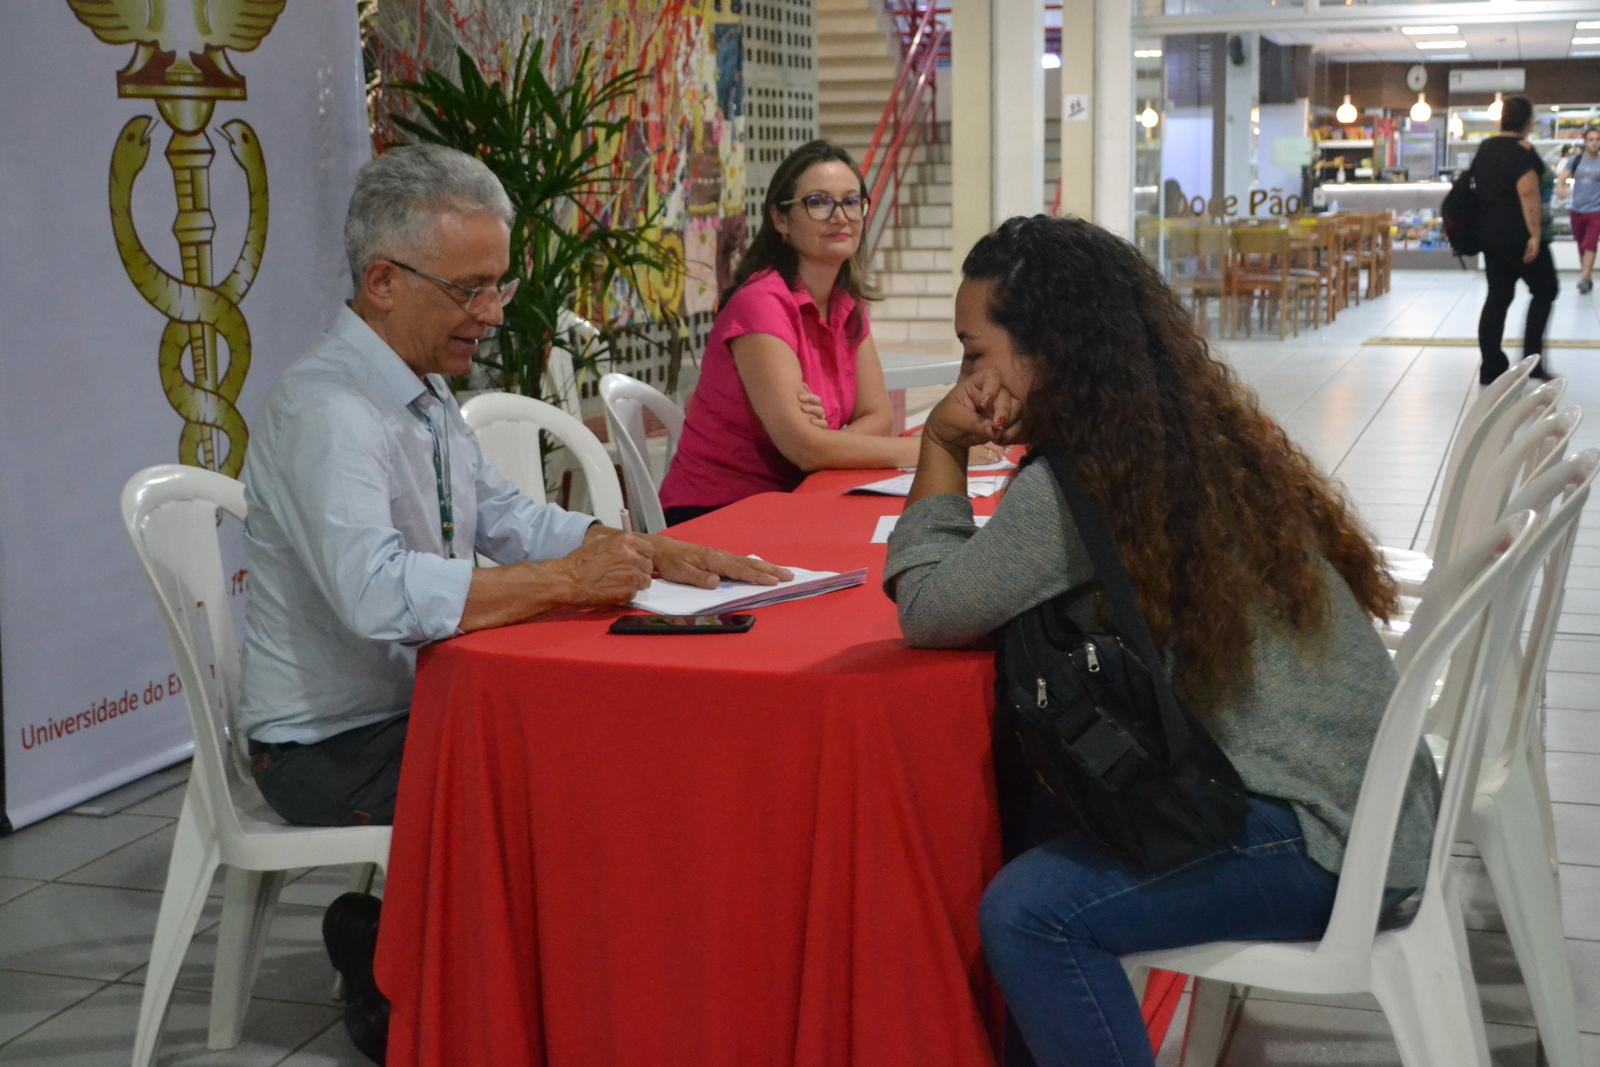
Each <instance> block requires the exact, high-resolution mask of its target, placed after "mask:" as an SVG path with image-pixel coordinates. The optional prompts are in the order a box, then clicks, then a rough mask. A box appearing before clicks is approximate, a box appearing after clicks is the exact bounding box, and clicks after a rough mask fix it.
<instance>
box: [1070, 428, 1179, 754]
mask: <svg viewBox="0 0 1600 1067" xmlns="http://www.w3.org/2000/svg"><path fill="white" fill-rule="evenodd" d="M1045 458H1046V459H1047V460H1049V462H1050V469H1051V471H1052V472H1053V473H1054V474H1055V476H1056V485H1057V487H1058V488H1059V489H1060V490H1061V497H1062V499H1063V500H1064V501H1065V502H1066V505H1067V510H1068V511H1069V512H1070V513H1071V515H1072V521H1073V522H1074V523H1075V524H1076V525H1077V527H1078V535H1079V536H1080V537H1082V538H1083V544H1084V547H1085V548H1087V549H1088V550H1089V561H1090V562H1091V563H1093V564H1094V572H1095V577H1096V578H1097V579H1099V584H1100V587H1101V590H1102V591H1103V592H1104V593H1105V596H1106V599H1107V600H1108V601H1110V603H1111V610H1112V617H1113V618H1114V619H1115V620H1116V623H1117V627H1118V629H1120V630H1121V631H1122V633H1123V634H1124V635H1125V636H1126V637H1128V638H1129V639H1130V640H1132V641H1133V647H1134V651H1136V652H1138V653H1139V658H1140V659H1142V660H1144V662H1145V666H1146V668H1147V669H1148V670H1149V671H1150V679H1151V682H1152V683H1153V684H1154V685H1155V689H1156V699H1157V702H1158V703H1159V704H1160V706H1161V724H1162V727H1163V728H1164V730H1165V731H1166V735H1167V754H1168V758H1169V759H1171V760H1174V761H1175V760H1176V759H1177V758H1178V757H1179V756H1180V755H1181V754H1182V753H1183V752H1184V750H1185V749H1187V748H1188V746H1189V724H1188V722H1187V721H1185V719H1184V716H1183V713H1182V712H1181V711H1180V710H1179V708H1178V696H1177V693H1176V692H1174V690H1173V688H1172V679H1171V678H1170V677H1169V676H1168V675H1167V668H1166V663H1165V661H1164V660H1163V659H1162V657H1161V654H1160V652H1159V651H1157V649H1156V644H1155V641H1154V640H1153V639H1152V638H1151V636H1150V628H1149V627H1148V626H1146V625H1145V621H1144V614H1143V613H1142V612H1141V611H1140V610H1139V602H1138V600H1137V599H1136V598H1135V596H1134V591H1133V582H1132V580H1131V579H1129V577H1128V571H1127V569H1126V568H1125V567H1123V565H1122V554H1121V552H1120V551H1118V549H1117V543H1116V541H1115V540H1114V539H1113V538H1112V536H1111V532H1110V531H1109V530H1108V529H1106V525H1105V522H1104V521H1103V520H1102V518H1101V516H1100V509H1099V508H1098V507H1096V506H1095V503H1094V501H1093V500H1091V499H1090V498H1089V495H1088V494H1087V493H1085V492H1084V491H1083V487H1082V486H1080V485H1079V484H1078V481H1077V479H1076V478H1074V477H1073V475H1072V470H1071V466H1070V464H1069V462H1068V460H1067V451H1066V449H1065V448H1064V447H1062V446H1060V445H1056V446H1053V447H1051V448H1049V449H1047V450H1046V451H1045Z"/></svg>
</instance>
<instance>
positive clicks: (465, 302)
mask: <svg viewBox="0 0 1600 1067" xmlns="http://www.w3.org/2000/svg"><path fill="white" fill-rule="evenodd" d="M389 262H390V263H393V264H394V265H395V266H397V267H399V268H400V269H401V270H403V271H405V272H406V273H407V274H415V275H416V276H417V277H419V278H426V279H428V280H429V281H430V282H433V283H434V284H435V285H439V286H442V287H443V288H444V290H445V291H446V292H447V293H451V294H455V293H460V294H461V299H460V300H458V301H456V302H457V303H459V304H460V305H461V306H462V307H464V308H466V309H467V310H468V311H488V310H489V309H490V307H491V305H490V304H489V302H488V301H487V300H485V299H484V298H485V297H487V296H490V295H491V294H492V295H493V297H494V300H495V303H496V304H498V305H499V306H500V307H505V306H506V305H507V304H509V303H511V298H512V297H514V296H516V295H517V285H518V284H519V283H520V282H521V281H522V279H520V278H512V279H511V280H510V281H509V282H506V283H505V284H504V285H475V286H465V285H460V284H458V283H456V282H453V281H451V280H450V279H449V278H441V277H439V276H438V275H437V274H429V273H428V272H427V271H425V270H418V269H417V268H415V267H413V266H410V265H408V264H405V263H402V262H400V261H399V260H398V259H391V260H390V261H389Z"/></svg>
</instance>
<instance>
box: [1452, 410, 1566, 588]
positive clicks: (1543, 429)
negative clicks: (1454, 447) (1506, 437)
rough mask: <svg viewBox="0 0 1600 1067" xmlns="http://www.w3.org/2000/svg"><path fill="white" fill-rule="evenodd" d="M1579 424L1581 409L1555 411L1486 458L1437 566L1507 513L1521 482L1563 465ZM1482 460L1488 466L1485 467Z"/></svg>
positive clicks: (1470, 488) (1533, 423) (1475, 474)
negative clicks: (1562, 461) (1470, 536)
mask: <svg viewBox="0 0 1600 1067" xmlns="http://www.w3.org/2000/svg"><path fill="white" fill-rule="evenodd" d="M1530 399H1531V398H1530ZM1581 421H1583V412H1582V411H1581V410H1579V409H1578V408H1577V407H1568V408H1563V409H1561V410H1560V411H1552V412H1551V413H1549V414H1548V415H1544V416H1541V417H1540V418H1538V419H1535V420H1534V421H1533V422H1532V423H1531V424H1529V425H1527V426H1524V427H1523V428H1522V429H1521V430H1520V431H1519V432H1518V433H1517V435H1516V436H1515V437H1513V438H1512V439H1511V441H1510V443H1508V444H1507V445H1506V446H1505V447H1504V448H1502V449H1501V450H1500V451H1499V453H1498V454H1497V455H1495V456H1494V457H1493V458H1492V459H1488V456H1487V454H1485V455H1484V456H1483V457H1482V459H1480V462H1479V470H1478V471H1475V472H1474V473H1473V475H1472V477H1471V479H1470V483H1469V490H1468V492H1467V494H1466V497H1465V499H1463V501H1462V503H1461V511H1460V514H1459V516H1458V518H1457V520H1456V526H1455V529H1454V530H1452V531H1451V533H1450V537H1449V540H1447V541H1443V542H1441V543H1440V546H1439V554H1438V555H1436V556H1434V560H1433V562H1434V565H1435V566H1438V565H1439V563H1440V562H1442V561H1445V560H1448V559H1450V557H1451V556H1452V555H1453V554H1454V553H1455V550H1456V546H1457V545H1459V544H1461V543H1462V540H1463V539H1464V538H1465V537H1467V536H1469V535H1470V534H1471V533H1472V531H1474V530H1481V529H1483V528H1484V527H1485V526H1488V525H1490V524H1491V523H1493V522H1494V521H1495V520H1497V519H1499V518H1500V516H1501V515H1503V514H1505V512H1506V510H1507V503H1508V502H1509V501H1510V499H1511V494H1512V493H1514V492H1516V490H1517V489H1519V488H1520V487H1521V486H1522V485H1523V483H1525V482H1527V481H1528V480H1529V479H1530V478H1533V477H1534V476H1536V475H1538V474H1540V473H1542V472H1543V471H1545V470H1546V469H1548V468H1550V467H1552V466H1554V465H1555V464H1556V463H1559V462H1560V461H1561V457H1562V456H1565V455H1566V454H1567V447H1568V446H1569V445H1570V444H1571V442H1572V438H1573V435H1574V434H1576V433H1577V431H1578V423H1580V422H1581ZM1484 459H1488V462H1487V463H1484V462H1483V460H1484Z"/></svg>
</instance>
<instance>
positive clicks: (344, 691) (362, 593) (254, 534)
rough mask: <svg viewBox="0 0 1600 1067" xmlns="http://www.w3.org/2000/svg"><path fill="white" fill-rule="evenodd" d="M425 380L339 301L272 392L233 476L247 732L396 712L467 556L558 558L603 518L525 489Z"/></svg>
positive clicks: (280, 735) (447, 624)
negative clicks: (539, 499)
mask: <svg viewBox="0 0 1600 1067" xmlns="http://www.w3.org/2000/svg"><path fill="white" fill-rule="evenodd" d="M427 383H428V384H427V386H426V387H425V386H424V380H423V379H422V378H419V377H418V376H417V375H416V374H415V373H414V372H413V371H412V370H411V369H410V368H409V367H407V366H406V364H405V363H404V362H403V361H402V360H401V359H400V357H399V356H398V355H397V354H396V353H395V351H394V350H393V349H392V348H390V347H389V346H388V345H387V344H386V343H385V342H384V341H383V339H382V338H380V337H379V336H378V335H377V334H376V333H374V332H373V330H372V328H371V327H370V326H368V325H367V324H366V323H365V322H363V321H362V319H361V318H360V316H358V315H356V313H355V312H353V311H351V310H350V309H349V308H341V309H340V311H339V317H338V319H337V321H336V322H335V323H334V325H333V326H332V327H331V328H330V329H329V330H328V332H327V333H326V334H324V335H323V338H322V341H321V342H320V343H319V344H318V346H317V347H316V348H315V349H314V350H313V351H312V352H311V353H310V354H308V355H307V356H305V357H304V358H302V359H300V360H299V361H298V362H296V363H295V364H294V365H293V366H291V367H290V368H289V369H288V370H287V371H285V372H284V375H283V377H282V378H280V379H279V380H278V382H277V384H275V385H274V386H273V387H272V391H271V392H270V393H269V394H268V396H267V402H266V406H265V408H264V410H263V411H262V413H261V414H260V416H258V417H257V419H256V420H255V425H254V426H253V427H252V439H251V441H250V451H249V455H248V457H247V458H246V460H245V465H244V475H243V480H244V484H245V501H246V504H247V506H248V509H249V512H248V516H247V518H246V521H245V530H244V549H245V566H246V567H247V568H248V570H249V572H250V598H249V603H248V606H247V607H246V610H245V640H244V658H243V666H242V676H241V679H240V703H239V709H240V710H239V714H240V723H241V725H242V727H243V729H244V731H245V734H246V735H247V736H249V737H252V738H254V739H256V740H258V741H268V742H278V743H281V742H286V741H293V742H298V743H301V744H305V743H308V742H312V741H320V740H323V739H324V738H327V737H331V736H332V735H334V734H337V733H342V732H344V731H345V730H350V729H354V728H355V727H358V726H365V725H369V724H371V723H376V722H381V721H383V720H385V719H389V718H393V717H394V716H396V715H400V714H404V713H405V712H407V711H408V710H409V708H410V706H411V690H412V684H413V682H414V681H415V678H416V650H417V646H418V645H421V644H424V643H426V642H428V641H437V640H439V639H441V638H445V637H450V636H451V635H453V634H455V633H457V632H459V626H460V624H461V613H462V611H463V609H464V608H465V606H466V601H467V587H468V585H469V584H470V583H471V581H472V568H473V553H474V552H478V553H482V554H483V555H484V556H486V557H488V558H489V559H492V560H494V561H495V562H497V563H515V562H520V561H523V560H542V559H555V558H557V557H560V556H564V555H566V554H567V553H569V552H571V551H573V550H574V549H576V548H577V547H578V546H579V545H580V544H582V543H583V537H584V534H585V532H586V531H587V530H588V528H589V526H590V525H591V524H592V523H593V522H594V521H595V520H594V519H593V518H591V517H589V516H587V515H578V514H575V513H570V512H566V511H563V510H562V509H561V508H559V507H556V506H555V505H553V504H535V503H534V502H533V501H531V500H529V499H528V498H527V497H525V496H523V495H522V494H521V493H520V492H518V491H517V489H516V487H515V486H513V485H512V484H511V483H510V482H509V481H508V480H507V479H506V478H505V476H504V475H502V474H501V473H500V472H499V471H498V470H496V469H495V467H494V465H493V464H491V463H490V462H489V461H488V460H487V459H485V458H484V455H483V452H482V450H481V449H480V448H479V447H478V440H477V438H476V437H474V436H473V434H472V431H471V430H470V429H468V427H467V424H466V422H465V421H464V420H463V419H462V418H461V409H460V407H459V406H457V404H456V402H455V400H454V398H453V397H451V395H450V390H449V387H448V385H447V383H446V382H445V381H444V379H443V378H441V377H439V376H438V375H429V376H428V379H427ZM441 398H442V399H441ZM430 423H431V427H432V428H431V429H430ZM436 433H437V434H441V435H442V437H441V440H440V443H441V445H442V447H441V448H440V449H439V452H440V456H441V458H442V459H443V460H444V462H446V463H447V464H448V467H449V476H450V488H451V505H452V511H453V513H454V514H453V518H454V532H453V536H452V538H451V545H450V548H449V549H448V550H447V546H446V544H445V538H444V534H443V531H442V527H441V523H440V501H439V496H440V493H439V485H438V483H437V480H436V478H435V468H434V451H435V434H436ZM452 555H453V556H454V557H456V558H450V557H451V556H452Z"/></svg>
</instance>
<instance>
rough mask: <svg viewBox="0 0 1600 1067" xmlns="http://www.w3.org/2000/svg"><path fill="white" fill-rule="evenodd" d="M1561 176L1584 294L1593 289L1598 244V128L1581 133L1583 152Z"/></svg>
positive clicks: (1599, 183)
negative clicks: (1576, 248) (1576, 246)
mask: <svg viewBox="0 0 1600 1067" xmlns="http://www.w3.org/2000/svg"><path fill="white" fill-rule="evenodd" d="M1562 177H1563V178H1564V179H1565V180H1564V181H1563V182H1562V187H1561V191H1562V195H1563V196H1565V197H1567V199H1568V201H1569V202H1570V204H1571V209H1572V239H1573V240H1574V241H1576V242H1578V261H1579V264H1580V266H1581V267H1582V269H1583V277H1581V278H1579V279H1578V292H1580V293H1583V294H1585V295H1587V294H1588V293H1589V292H1590V291H1591V290H1592V289H1593V288H1594V253H1595V247H1596V245H1600V126H1590V127H1589V128H1588V129H1587V130H1585V131H1584V132H1583V151H1582V152H1580V153H1578V154H1577V155H1574V156H1573V157H1572V158H1571V159H1569V160H1568V161H1567V170H1566V173H1565V174H1564V175H1562Z"/></svg>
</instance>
